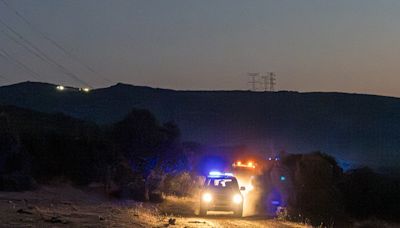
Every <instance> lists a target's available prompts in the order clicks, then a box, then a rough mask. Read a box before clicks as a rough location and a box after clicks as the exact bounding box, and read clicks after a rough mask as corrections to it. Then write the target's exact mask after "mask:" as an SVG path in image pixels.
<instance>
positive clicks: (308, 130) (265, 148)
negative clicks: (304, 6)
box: [0, 82, 400, 167]
mask: <svg viewBox="0 0 400 228" xmlns="http://www.w3.org/2000/svg"><path fill="white" fill-rule="evenodd" d="M0 104H3V105H14V106H17V107H22V108H28V109H32V110H36V111H41V112H46V113H64V114H66V115H70V116H72V117H75V118H79V119H83V120H88V121H92V122H96V123H98V124H111V123H113V122H116V121H118V120H121V119H122V118H123V117H124V116H125V115H126V114H127V113H128V112H129V111H130V110H131V109H132V108H143V109H148V110H150V111H151V112H152V113H153V114H154V115H155V116H156V117H157V119H159V120H160V121H162V122H167V121H173V122H175V123H177V124H178V126H179V127H180V129H181V131H182V138H183V140H185V141H196V142H200V143H203V144H207V145H213V146H237V145H246V146H248V147H249V148H251V149H253V150H255V151H261V152H263V153H265V154H266V155H267V154H274V153H277V152H279V151H286V152H290V153H303V152H311V151H317V150H320V151H323V152H325V153H328V154H331V155H333V156H335V157H336V158H338V159H339V161H340V162H341V163H343V164H347V163H348V164H366V165H370V166H373V167H381V166H384V167H398V166H399V165H398V164H399V162H400V155H399V153H400V99H399V98H394V97H385V96H376V95H363V94H347V93H331V92H313V93H299V92H290V91H280V92H251V91H175V90H168V89H158V88H150V87H143V86H133V85H127V84H121V83H119V84H117V85H114V86H111V87H108V88H102V89H96V90H92V91H90V92H89V93H85V92H82V91H79V90H78V89H76V88H66V90H64V91H57V90H56V85H52V84H46V83H37V82H24V83H19V84H14V85H9V86H3V87H0Z"/></svg>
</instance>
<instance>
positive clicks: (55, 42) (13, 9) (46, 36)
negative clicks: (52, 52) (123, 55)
mask: <svg viewBox="0 0 400 228" xmlns="http://www.w3.org/2000/svg"><path fill="white" fill-rule="evenodd" d="M1 1H2V2H3V4H4V5H5V6H6V7H7V8H9V9H10V10H11V11H13V12H14V13H15V14H16V15H17V16H18V17H19V18H20V19H21V20H22V21H24V22H25V23H26V24H27V25H28V26H30V27H31V29H32V30H34V31H36V32H37V33H38V34H40V35H41V36H42V37H43V38H44V39H45V40H47V41H48V42H50V43H51V44H53V45H54V46H55V47H57V48H58V49H59V50H61V52H63V53H64V54H65V55H66V56H68V57H70V58H71V59H73V60H75V62H77V63H79V64H80V65H81V66H83V67H84V68H86V69H87V70H88V71H90V72H92V73H93V74H96V75H98V76H100V74H99V73H98V72H97V71H96V70H94V69H93V68H92V67H91V66H89V65H88V64H86V63H84V62H83V61H81V60H80V59H79V58H78V57H76V56H75V55H73V54H72V53H71V52H69V51H68V50H67V49H66V48H64V47H63V46H62V45H61V44H60V43H58V42H57V41H55V40H54V39H52V38H50V37H49V36H48V35H47V34H45V33H44V32H42V31H41V30H40V29H38V28H37V27H36V26H35V25H33V24H32V23H31V22H30V21H29V20H28V19H27V18H25V17H24V16H23V15H22V14H21V13H19V11H18V10H17V9H16V8H14V7H12V6H11V5H10V4H8V2H7V1H6V0H1ZM100 77H101V78H102V79H103V80H105V81H107V82H112V81H111V80H110V79H108V78H106V77H104V76H100Z"/></svg>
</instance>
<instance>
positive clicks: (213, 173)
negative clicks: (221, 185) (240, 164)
mask: <svg viewBox="0 0 400 228" xmlns="http://www.w3.org/2000/svg"><path fill="white" fill-rule="evenodd" d="M208 175H209V176H211V177H219V176H228V177H233V173H221V172H219V171H211V172H210V173H208Z"/></svg>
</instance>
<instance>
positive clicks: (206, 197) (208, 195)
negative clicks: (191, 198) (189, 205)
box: [202, 193, 212, 203]
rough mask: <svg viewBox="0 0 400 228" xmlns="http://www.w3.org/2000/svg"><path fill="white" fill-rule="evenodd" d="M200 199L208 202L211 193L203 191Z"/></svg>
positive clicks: (210, 198)
mask: <svg viewBox="0 0 400 228" xmlns="http://www.w3.org/2000/svg"><path fill="white" fill-rule="evenodd" d="M202 199H203V202H206V203H209V202H211V200H212V195H211V194H210V193H204V194H203V196H202Z"/></svg>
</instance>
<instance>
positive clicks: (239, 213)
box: [233, 206, 243, 218]
mask: <svg viewBox="0 0 400 228" xmlns="http://www.w3.org/2000/svg"><path fill="white" fill-rule="evenodd" d="M233 215H234V216H235V217H237V218H241V217H243V206H242V207H240V208H238V209H236V210H235V211H233Z"/></svg>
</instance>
